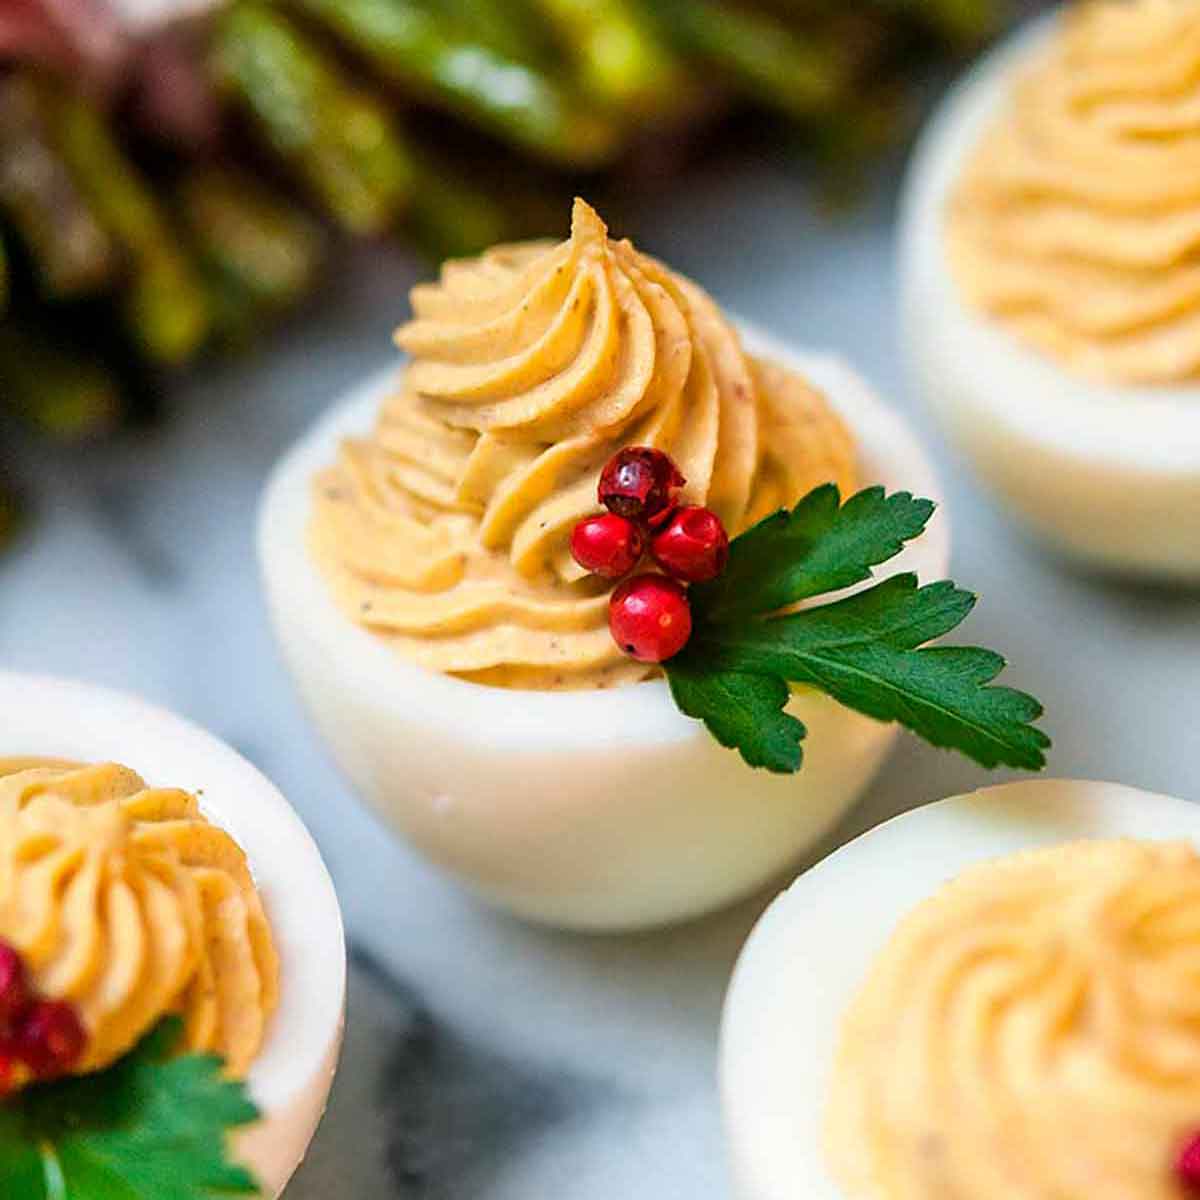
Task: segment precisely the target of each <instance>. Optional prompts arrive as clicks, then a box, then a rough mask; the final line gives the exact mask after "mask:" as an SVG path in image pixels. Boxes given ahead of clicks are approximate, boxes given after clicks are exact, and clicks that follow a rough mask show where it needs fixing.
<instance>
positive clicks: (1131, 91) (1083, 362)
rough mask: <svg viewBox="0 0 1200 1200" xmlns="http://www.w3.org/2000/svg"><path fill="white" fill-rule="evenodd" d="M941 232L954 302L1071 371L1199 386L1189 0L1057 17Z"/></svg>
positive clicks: (1198, 172) (1199, 219)
mask: <svg viewBox="0 0 1200 1200" xmlns="http://www.w3.org/2000/svg"><path fill="white" fill-rule="evenodd" d="M948 234H949V254H950V260H951V264H952V267H953V269H954V272H955V274H956V276H957V279H958V282H959V284H960V286H961V288H962V290H963V292H964V293H965V295H966V297H967V298H968V300H969V301H970V302H971V303H972V304H973V305H975V306H976V307H978V308H980V309H982V310H984V311H985V312H987V313H989V314H991V315H992V316H994V317H995V318H997V319H998V320H1000V321H1001V322H1002V323H1003V324H1005V325H1007V326H1008V327H1009V328H1011V329H1012V330H1013V331H1014V332H1015V333H1016V334H1017V335H1019V336H1020V337H1022V338H1024V339H1026V340H1027V341H1028V342H1030V343H1031V344H1032V345H1034V346H1035V347H1038V348H1040V349H1041V350H1042V351H1043V352H1046V353H1048V354H1049V355H1051V356H1052V357H1054V358H1055V359H1057V360H1059V361H1060V362H1062V363H1063V364H1064V365H1066V366H1067V367H1069V368H1071V369H1072V370H1075V371H1077V372H1079V373H1082V374H1086V375H1089V376H1093V377H1097V378H1100V379H1102V380H1107V381H1111V382H1118V383H1129V384H1152V385H1169V384H1179V383H1184V382H1189V381H1194V380H1195V379H1197V378H1198V377H1200V0H1092V2H1090V3H1084V4H1081V5H1080V6H1079V7H1078V8H1076V9H1074V10H1072V11H1070V12H1069V13H1068V14H1067V15H1066V16H1064V17H1063V19H1062V23H1061V27H1060V29H1059V30H1058V31H1057V33H1056V35H1055V37H1054V40H1053V44H1052V45H1051V47H1050V48H1049V50H1048V52H1046V53H1044V54H1043V55H1042V56H1041V57H1040V58H1039V59H1038V61H1037V62H1036V63H1035V64H1034V65H1033V66H1032V68H1031V69H1030V70H1028V72H1027V73H1026V74H1025V75H1024V76H1023V77H1022V78H1021V80H1020V81H1019V83H1018V86H1017V88H1016V90H1015V93H1014V95H1013V97H1012V99H1011V102H1010V103H1009V104H1008V106H1007V108H1006V109H1005V111H1004V113H1003V115H1002V116H1001V118H1000V120H999V122H998V124H996V126H995V127H994V128H992V129H991V130H990V132H989V133H988V134H987V135H986V136H985V138H984V139H983V142H982V144H981V145H980V146H979V147H978V149H977V151H976V153H975V154H974V156H973V157H972V159H971V160H970V163H969V165H968V167H967V170H966V172H965V175H964V176H963V178H962V179H961V181H960V183H959V185H958V187H957V189H956V191H955V193H954V195H953V197H952V201H951V205H950V212H949V223H948Z"/></svg>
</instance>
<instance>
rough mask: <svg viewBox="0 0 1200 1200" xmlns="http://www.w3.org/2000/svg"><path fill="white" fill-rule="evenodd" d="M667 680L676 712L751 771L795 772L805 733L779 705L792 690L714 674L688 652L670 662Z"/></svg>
mask: <svg viewBox="0 0 1200 1200" xmlns="http://www.w3.org/2000/svg"><path fill="white" fill-rule="evenodd" d="M668 679H669V681H670V684H671V695H672V696H674V697H675V703H676V704H677V705H678V706H679V708H680V711H682V712H684V713H686V714H687V715H688V716H689V717H696V718H697V719H698V720H702V721H703V722H704V723H705V724H706V725H707V726H708V728H709V730H710V731H711V732H712V734H713V736H714V737H715V738H716V739H717V741H718V742H720V743H721V745H722V746H726V747H728V748H729V749H737V750H740V751H741V754H742V757H743V758H744V759H745V760H746V762H748V763H749V764H750V766H752V767H765V768H766V769H767V770H768V771H775V772H778V773H780V774H785V775H787V774H792V773H794V772H796V771H798V770H800V763H801V760H802V757H803V751H802V750H801V749H800V743H801V741H802V740H803V738H804V735H805V733H806V732H807V730H806V729H805V728H804V725H803V724H802V723H801V722H800V721H798V720H797V719H796V718H795V717H793V716H791V715H790V714H789V713H786V712H784V706H785V705H786V704H787V702H788V700H789V699H791V689H790V688H789V687H788V685H787V684H786V683H785V682H784V680H782V679H780V678H779V677H778V676H777V675H748V674H745V673H743V672H739V671H713V670H710V669H709V668H708V667H707V665H706V664H705V663H704V661H703V660H702V659H700V658H697V657H695V656H694V655H691V656H689V653H688V651H684V653H683V654H681V655H679V656H678V657H677V658H674V659H672V660H671V665H670V670H669V672H668Z"/></svg>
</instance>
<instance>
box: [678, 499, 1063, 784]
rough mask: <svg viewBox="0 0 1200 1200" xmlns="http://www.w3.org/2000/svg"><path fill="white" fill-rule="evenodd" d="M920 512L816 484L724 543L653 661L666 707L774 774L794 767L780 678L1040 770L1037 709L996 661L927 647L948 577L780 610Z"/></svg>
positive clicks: (941, 617) (952, 621)
mask: <svg viewBox="0 0 1200 1200" xmlns="http://www.w3.org/2000/svg"><path fill="white" fill-rule="evenodd" d="M932 512H933V505H932V504H931V503H930V502H929V501H927V500H917V499H914V498H913V497H912V496H910V495H908V494H907V493H903V492H901V493H897V494H895V495H893V496H886V495H885V494H884V491H883V489H882V488H871V489H868V490H867V491H865V492H861V493H859V494H858V495H857V496H853V497H851V498H850V500H848V501H847V502H846V504H845V505H841V504H840V498H839V495H838V490H837V488H836V487H835V486H834V485H832V484H829V485H826V486H824V487H821V488H817V489H816V490H815V491H813V492H811V493H810V494H809V495H808V496H807V497H805V499H803V500H801V501H800V503H799V504H798V505H797V506H796V507H795V509H793V510H792V512H790V513H785V512H781V513H778V514H776V515H775V516H772V517H768V518H766V519H765V520H764V521H762V522H761V523H760V524H758V525H756V526H755V527H754V528H753V529H750V530H748V531H747V532H746V533H744V534H742V535H741V537H739V538H736V539H734V541H733V543H732V545H731V547H730V557H729V566H728V569H727V570H726V572H725V574H724V575H722V576H721V577H720V578H718V579H717V580H714V581H713V582H712V583H710V584H704V585H700V586H697V587H695V588H693V589H692V594H691V599H692V611H693V619H694V622H695V624H694V629H693V633H692V638H691V641H690V642H689V643H688V646H687V648H686V649H685V650H684V651H683V653H682V654H680V655H678V656H677V657H675V658H673V659H671V660H669V661H668V662H667V663H666V664H665V666H666V672H667V678H668V680H669V682H670V686H671V693H672V695H673V696H674V698H675V702H676V703H677V704H678V705H679V708H680V709H681V710H682V711H683V712H684V713H686V714H687V715H688V716H691V717H695V718H697V719H698V720H702V721H703V722H704V723H705V725H707V726H708V728H709V730H710V731H711V732H712V734H713V735H714V736H715V737H716V738H717V740H718V741H719V742H720V743H721V744H722V745H724V746H728V747H730V748H734V749H737V750H738V751H739V752H740V753H741V755H742V757H743V758H744V759H745V761H746V762H747V763H749V764H750V765H751V766H755V767H764V768H766V769H767V770H770V771H775V772H780V773H790V772H794V771H797V770H799V769H800V765H801V761H802V749H801V742H802V740H803V738H804V736H805V732H806V731H805V728H804V725H803V724H802V723H801V722H800V721H798V720H797V719H796V718H795V717H793V716H791V715H790V714H789V713H787V712H786V711H785V706H786V705H787V702H788V700H789V698H790V694H791V693H790V687H789V685H791V684H804V685H808V686H810V687H815V688H817V689H818V690H820V691H822V692H824V693H825V694H826V695H828V696H831V697H832V698H833V699H834V700H836V701H838V703H840V704H843V705H845V706H846V707H847V708H852V709H854V710H856V711H857V712H861V713H865V714H866V715H867V716H869V717H874V718H875V719H876V720H880V721H898V722H899V723H900V724H902V725H904V726H906V727H907V728H908V729H911V730H912V731H913V732H915V733H916V734H918V735H919V736H920V737H922V738H924V739H925V740H926V741H927V742H929V743H931V744H932V745H934V746H940V747H945V748H949V749H954V750H958V751H961V752H962V753H963V754H965V755H967V756H968V757H969V758H972V759H974V761H976V762H978V763H980V764H981V765H983V766H985V767H995V766H998V765H1001V764H1003V765H1007V766H1013V767H1023V768H1026V769H1028V770H1039V769H1041V768H1042V767H1043V766H1045V751H1046V749H1047V747H1048V746H1049V745H1050V740H1049V738H1047V737H1046V735H1045V734H1044V733H1042V731H1041V730H1040V729H1038V728H1036V727H1035V726H1034V725H1033V724H1032V722H1033V721H1036V720H1037V719H1038V717H1040V716H1041V713H1042V707H1041V705H1040V704H1039V703H1038V702H1037V701H1036V700H1035V699H1033V697H1032V696H1028V695H1026V694H1025V693H1024V692H1018V691H1014V690H1013V689H1011V688H1007V687H998V686H995V685H994V684H993V680H994V679H995V678H996V676H997V675H999V674H1000V672H1001V671H1002V670H1003V668H1004V666H1005V662H1004V659H1003V658H1001V657H1000V655H998V654H996V653H994V652H993V651H991V650H984V649H980V648H978V647H973V646H968V647H959V646H929V645H927V643H928V642H931V641H933V640H934V639H935V638H939V637H942V636H943V635H944V634H946V633H949V632H950V631H951V630H952V629H954V628H956V627H957V626H958V625H959V624H961V623H962V621H963V620H964V619H965V618H966V617H967V615H968V614H969V613H970V612H971V610H972V608H974V606H975V597H974V596H973V595H972V594H971V593H970V592H965V591H963V590H962V589H960V588H958V587H956V586H955V585H954V584H952V583H949V582H941V583H933V584H929V585H928V586H926V587H918V585H917V579H916V576H915V575H911V574H903V575H895V576H893V577H892V578H890V579H885V580H884V581H882V582H881V583H877V584H875V585H874V586H873V587H870V588H868V589H866V590H865V591H860V592H857V593H855V594H853V595H851V596H849V597H847V598H845V599H842V600H836V601H833V602H831V603H826V604H824V605H821V606H819V607H815V608H803V609H800V610H799V611H795V612H789V611H786V610H787V609H789V608H790V607H791V606H792V605H795V604H797V603H799V602H801V601H804V600H808V599H812V598H814V597H816V596H822V595H826V594H827V593H828V592H829V590H830V589H831V588H841V587H844V586H846V585H847V584H852V583H855V582H859V581H862V580H865V579H867V578H869V577H870V575H871V568H872V567H874V566H876V565H878V564H879V563H881V562H884V561H886V560H887V559H890V558H892V557H894V555H896V554H897V553H898V552H899V551H900V549H901V548H902V547H903V544H904V543H905V542H906V541H909V540H911V539H912V538H914V537H917V536H919V534H920V533H921V532H922V530H923V529H924V527H925V524H926V523H927V522H928V520H929V518H930V516H931V514H932ZM781 609H782V610H784V611H783V612H782V613H781V611H780V610H781Z"/></svg>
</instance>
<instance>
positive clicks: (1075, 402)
mask: <svg viewBox="0 0 1200 1200" xmlns="http://www.w3.org/2000/svg"><path fill="white" fill-rule="evenodd" d="M1056 27H1057V21H1056V17H1055V16H1054V15H1053V14H1052V15H1051V16H1050V17H1049V18H1042V19H1040V20H1037V21H1035V22H1033V23H1032V24H1031V25H1030V26H1028V27H1027V28H1026V29H1024V30H1022V31H1020V32H1019V33H1017V34H1016V35H1014V36H1013V37H1012V38H1011V39H1010V40H1009V41H1008V42H1006V43H1004V44H1003V45H1001V47H1000V48H999V49H997V50H996V51H994V52H993V53H992V54H991V55H989V56H988V57H987V58H985V59H984V60H983V62H982V63H981V64H980V65H979V66H978V67H977V68H976V69H975V70H973V71H972V72H971V73H970V74H968V75H967V76H966V78H965V79H964V80H963V81H962V82H961V83H960V84H959V86H958V87H957V88H956V89H955V90H954V91H953V92H952V93H951V95H950V96H949V97H948V99H947V100H946V101H945V102H944V104H943V106H942V108H941V110H940V111H939V113H938V114H937V116H936V117H935V119H934V120H933V121H932V123H931V124H930V126H929V128H928V130H927V131H926V133H925V135H924V136H923V137H922V139H921V142H920V145H919V146H918V149H917V151H916V154H915V156H914V158H913V162H912V166H911V169H910V173H909V178H908V182H907V185H906V189H905V196H904V201H903V205H902V215H901V221H900V234H899V249H900V259H901V262H900V267H901V301H902V317H903V345H904V347H905V353H906V355H907V357H908V359H909V363H910V366H911V368H912V371H913V373H914V375H915V378H916V380H917V382H918V385H919V387H920V390H921V392H922V393H923V395H924V397H925V399H926V400H927V402H928V403H929V404H930V406H931V407H932V409H933V410H934V412H935V413H936V414H937V415H938V417H939V418H940V420H941V421H942V422H943V423H944V424H945V426H946V428H947V429H948V430H949V432H950V433H951V435H952V436H953V437H954V439H955V440H956V442H957V443H958V445H959V446H960V447H961V448H962V449H963V450H964V451H965V452H966V454H967V456H968V457H969V459H970V461H971V463H972V465H973V467H974V468H975V470H976V471H977V472H978V474H979V476H980V477H981V478H982V479H983V480H984V482H986V483H987V484H988V485H989V486H990V487H992V488H993V489H994V490H995V491H996V492H997V493H999V495H1000V497H1001V498H1002V500H1003V501H1004V503H1005V504H1006V506H1008V507H1009V508H1010V509H1011V510H1012V511H1013V512H1014V513H1015V514H1017V515H1018V516H1019V517H1020V518H1021V519H1022V520H1023V521H1024V522H1025V523H1026V524H1027V525H1028V526H1029V527H1030V528H1031V529H1032V530H1033V531H1034V532H1035V533H1036V534H1037V535H1039V536H1040V537H1041V538H1043V539H1044V540H1046V541H1047V542H1049V543H1051V544H1053V545H1054V546H1056V547H1058V548H1059V549H1062V550H1065V551H1067V552H1068V553H1070V554H1072V555H1074V556H1076V557H1079V558H1082V559H1084V560H1088V561H1090V562H1092V563H1094V564H1096V565H1099V566H1102V567H1105V568H1109V569H1116V570H1122V571H1134V572H1138V573H1146V574H1151V575H1158V576H1164V577H1180V578H1184V579H1192V580H1195V579H1200V537H1197V536H1196V529H1197V528H1198V527H1200V388H1198V387H1195V386H1188V387H1178V388H1146V387H1119V386H1105V385H1103V384H1101V383H1097V382H1095V381H1093V380H1090V379H1087V378H1084V377H1081V376H1078V375H1075V374H1072V373H1070V372H1068V371H1067V370H1066V369H1064V368H1063V367H1060V366H1059V365H1058V364H1057V363H1056V362H1055V361H1054V360H1052V359H1050V358H1048V357H1045V356H1043V355H1041V354H1040V353H1038V352H1037V351H1036V350H1033V349H1031V348H1029V347H1027V346H1026V345H1025V344H1024V343H1022V342H1020V341H1018V340H1017V338H1016V337H1015V336H1014V335H1012V334H1011V333H1010V332H1009V331H1008V330H1007V329H1006V328H1005V327H1003V326H1002V325H1000V324H998V323H996V322H995V321H992V320H991V319H989V318H988V317H987V316H986V315H984V314H980V313H978V312H976V311H974V310H973V309H970V308H968V307H967V305H966V304H965V303H964V300H963V298H962V295H961V293H960V291H959V289H958V286H957V284H956V282H955V280H954V279H953V277H952V275H951V272H950V269H949V265H948V262H947V256H946V236H945V215H946V204H947V199H948V197H949V195H950V194H951V192H952V190H953V188H954V186H955V184H956V182H957V181H958V179H959V178H960V177H961V175H962V172H963V169H964V168H965V166H966V164H967V161H968V159H969V157H970V155H971V154H972V152H973V151H974V150H975V148H976V147H977V146H978V144H979V141H980V139H981V137H982V136H983V134H984V133H985V131H986V130H987V128H988V127H989V126H990V125H991V123H992V122H993V121H995V120H996V119H997V117H998V116H999V115H1000V113H1001V112H1002V111H1003V108H1004V106H1005V104H1006V103H1007V102H1008V100H1009V97H1010V94H1011V88H1012V86H1013V84H1014V82H1015V81H1016V79H1017V78H1018V77H1019V74H1020V72H1021V71H1022V70H1023V69H1024V68H1026V67H1027V66H1028V65H1029V63H1030V62H1031V61H1032V60H1033V59H1034V58H1035V57H1036V56H1037V55H1038V54H1039V53H1040V52H1041V51H1043V50H1044V48H1045V46H1046V44H1047V42H1048V41H1049V39H1050V38H1051V37H1053V36H1054V33H1055V31H1056Z"/></svg>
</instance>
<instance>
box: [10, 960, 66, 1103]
mask: <svg viewBox="0 0 1200 1200" xmlns="http://www.w3.org/2000/svg"><path fill="white" fill-rule="evenodd" d="M86 1045H87V1033H86V1031H85V1030H84V1028H83V1024H82V1022H81V1021H80V1020H79V1015H78V1014H77V1013H76V1011H75V1009H74V1008H73V1007H72V1006H71V1005H70V1004H67V1003H66V1002H65V1001H62V1000H42V999H39V998H38V997H36V996H35V995H34V994H33V992H32V990H31V989H30V986H29V980H28V977H27V976H26V973H25V964H24V963H23V962H22V961H21V956H20V955H19V954H18V953H17V952H16V950H14V949H13V948H12V946H10V945H9V944H8V943H7V942H0V1094H3V1093H4V1092H7V1091H8V1090H9V1089H10V1088H11V1087H12V1085H13V1078H14V1075H15V1073H16V1071H17V1069H18V1067H25V1068H26V1069H27V1070H28V1071H29V1073H30V1074H31V1075H32V1076H33V1078H34V1079H36V1080H48V1079H58V1078H59V1077H60V1076H63V1075H65V1074H67V1073H68V1072H69V1071H70V1070H71V1068H72V1067H73V1066H74V1065H75V1064H76V1063H77V1062H78V1061H79V1059H80V1057H81V1056H82V1055H83V1051H84V1048H85V1047H86Z"/></svg>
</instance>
